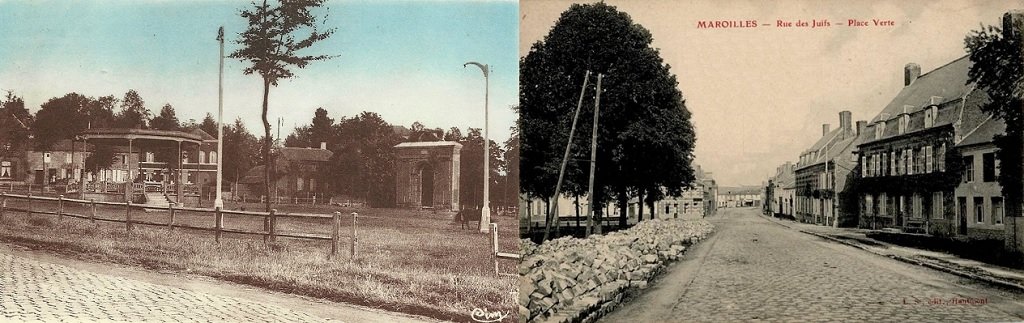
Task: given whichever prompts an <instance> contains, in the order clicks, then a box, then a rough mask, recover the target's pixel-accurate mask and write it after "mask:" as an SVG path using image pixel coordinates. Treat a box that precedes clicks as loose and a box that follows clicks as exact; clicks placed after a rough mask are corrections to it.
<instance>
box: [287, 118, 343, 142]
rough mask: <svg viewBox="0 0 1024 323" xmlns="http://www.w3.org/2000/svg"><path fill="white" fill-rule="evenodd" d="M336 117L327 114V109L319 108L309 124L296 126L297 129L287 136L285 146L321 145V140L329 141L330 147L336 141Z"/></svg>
mask: <svg viewBox="0 0 1024 323" xmlns="http://www.w3.org/2000/svg"><path fill="white" fill-rule="evenodd" d="M335 135H336V134H335V129H334V119H331V118H330V117H328V116H327V110H326V109H324V108H317V109H316V112H314V114H313V120H312V121H311V123H310V124H309V125H302V126H299V127H296V128H295V130H294V131H293V132H292V133H291V134H289V135H288V137H285V140H284V145H285V147H320V143H321V142H326V143H328V147H330V146H331V145H332V144H334V141H335Z"/></svg>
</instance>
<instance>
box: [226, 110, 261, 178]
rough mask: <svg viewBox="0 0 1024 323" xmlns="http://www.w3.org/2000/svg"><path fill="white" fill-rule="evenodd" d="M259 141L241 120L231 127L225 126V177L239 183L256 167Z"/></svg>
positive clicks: (237, 120)
mask: <svg viewBox="0 0 1024 323" xmlns="http://www.w3.org/2000/svg"><path fill="white" fill-rule="evenodd" d="M259 146H260V144H259V141H258V140H256V136H254V135H253V134H252V133H250V132H249V130H248V129H246V128H245V124H244V123H243V122H242V119H241V118H238V119H235V123H234V124H233V125H231V126H230V127H228V126H224V152H223V156H222V157H223V158H222V159H223V161H224V165H223V169H224V177H225V178H228V179H229V180H232V181H234V182H235V183H238V180H239V179H240V178H241V177H242V176H245V173H246V172H248V171H249V169H252V167H253V166H255V165H256V160H257V159H258V158H259V157H258V155H259V154H258V153H257V152H258V150H259Z"/></svg>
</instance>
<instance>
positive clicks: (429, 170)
mask: <svg viewBox="0 0 1024 323" xmlns="http://www.w3.org/2000/svg"><path fill="white" fill-rule="evenodd" d="M420 205H421V206H434V167H432V166H431V165H430V164H429V163H424V164H423V166H422V168H420Z"/></svg>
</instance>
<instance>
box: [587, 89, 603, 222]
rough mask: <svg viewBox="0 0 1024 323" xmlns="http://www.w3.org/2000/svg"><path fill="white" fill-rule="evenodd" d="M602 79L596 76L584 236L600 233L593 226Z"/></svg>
mask: <svg viewBox="0 0 1024 323" xmlns="http://www.w3.org/2000/svg"><path fill="white" fill-rule="evenodd" d="M603 77H604V75H603V74H600V73H598V74H597V98H596V99H595V100H594V130H593V134H592V135H591V137H590V185H589V186H588V187H589V188H588V189H587V202H588V203H587V232H586V236H589V235H590V234H591V233H592V231H591V230H592V229H596V231H597V233H601V223H600V222H598V223H597V226H596V228H595V226H594V211H595V210H594V200H595V199H594V169H595V168H597V116H598V114H599V113H598V110H599V109H600V107H601V79H602V78H603Z"/></svg>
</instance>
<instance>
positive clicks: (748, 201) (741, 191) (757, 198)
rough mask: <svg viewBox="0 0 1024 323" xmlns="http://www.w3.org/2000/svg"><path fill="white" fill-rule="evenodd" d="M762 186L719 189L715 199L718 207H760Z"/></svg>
mask: <svg viewBox="0 0 1024 323" xmlns="http://www.w3.org/2000/svg"><path fill="white" fill-rule="evenodd" d="M762 189H763V188H762V187H760V186H740V187H719V188H718V193H717V196H716V197H715V200H716V202H717V203H718V207H720V208H722V207H760V206H761V203H762V201H761V199H762V198H763V196H762V191H761V190H762Z"/></svg>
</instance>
